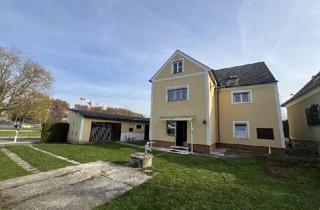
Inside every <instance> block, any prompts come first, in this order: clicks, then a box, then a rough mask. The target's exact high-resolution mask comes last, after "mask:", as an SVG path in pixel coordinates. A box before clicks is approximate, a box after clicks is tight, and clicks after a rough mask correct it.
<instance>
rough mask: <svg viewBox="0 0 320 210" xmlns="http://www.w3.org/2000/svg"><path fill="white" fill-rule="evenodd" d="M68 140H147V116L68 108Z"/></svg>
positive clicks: (100, 141) (83, 142) (90, 141)
mask: <svg viewBox="0 0 320 210" xmlns="http://www.w3.org/2000/svg"><path fill="white" fill-rule="evenodd" d="M68 122H69V132H68V142H70V143H76V144H88V143H105V142H109V141H128V140H148V139H149V118H144V117H135V116H124V115H116V114H108V113H98V112H91V111H84V110H76V109H70V110H69V113H68Z"/></svg>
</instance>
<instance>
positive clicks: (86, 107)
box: [74, 104, 90, 111]
mask: <svg viewBox="0 0 320 210" xmlns="http://www.w3.org/2000/svg"><path fill="white" fill-rule="evenodd" d="M74 108H75V109H78V110H85V111H89V110H90V109H89V107H88V106H87V105H81V104H75V105H74Z"/></svg>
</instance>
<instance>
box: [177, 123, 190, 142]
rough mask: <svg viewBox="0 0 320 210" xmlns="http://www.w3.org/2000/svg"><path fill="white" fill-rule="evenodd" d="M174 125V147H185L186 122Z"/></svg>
mask: <svg viewBox="0 0 320 210" xmlns="http://www.w3.org/2000/svg"><path fill="white" fill-rule="evenodd" d="M176 123H177V125H176V146H182V147H187V146H188V145H187V121H177V122H176Z"/></svg>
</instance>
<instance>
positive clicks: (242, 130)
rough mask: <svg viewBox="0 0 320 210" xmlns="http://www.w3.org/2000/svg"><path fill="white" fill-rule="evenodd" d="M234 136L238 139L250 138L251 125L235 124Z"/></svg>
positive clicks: (244, 123)
mask: <svg viewBox="0 0 320 210" xmlns="http://www.w3.org/2000/svg"><path fill="white" fill-rule="evenodd" d="M233 136H234V138H237V139H247V138H249V123H248V122H233Z"/></svg>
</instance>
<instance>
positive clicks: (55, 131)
mask: <svg viewBox="0 0 320 210" xmlns="http://www.w3.org/2000/svg"><path fill="white" fill-rule="evenodd" d="M68 130H69V124H68V123H63V122H58V123H44V124H43V125H42V131H41V142H45V143H47V142H67V137H68Z"/></svg>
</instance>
